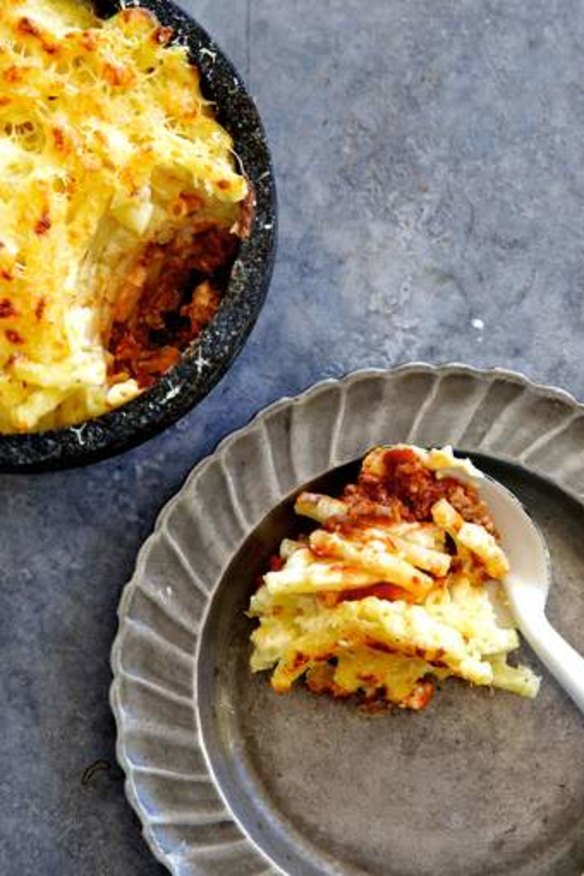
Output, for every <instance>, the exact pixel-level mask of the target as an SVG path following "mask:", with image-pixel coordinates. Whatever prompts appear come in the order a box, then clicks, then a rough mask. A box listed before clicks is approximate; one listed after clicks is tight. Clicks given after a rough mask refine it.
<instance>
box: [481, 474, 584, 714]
mask: <svg viewBox="0 0 584 876" xmlns="http://www.w3.org/2000/svg"><path fill="white" fill-rule="evenodd" d="M474 484H475V486H476V487H477V489H478V491H479V494H480V496H481V498H482V499H483V500H484V501H485V503H486V504H487V506H488V508H489V511H490V513H491V516H492V518H493V521H494V523H495V526H496V527H497V529H498V531H499V534H500V536H501V546H502V547H503V550H504V551H505V553H506V554H507V557H508V559H509V565H510V571H509V572H508V574H507V575H506V576H505V578H504V579H503V586H504V588H505V593H506V596H507V601H508V604H509V608H510V609H511V613H512V616H513V619H514V621H515V623H516V624H517V626H518V627H519V630H520V632H521V633H522V635H523V636H524V638H525V639H526V640H527V641H528V642H529V644H530V645H531V647H532V649H533V650H534V651H535V653H536V654H537V656H538V657H539V659H540V660H541V661H542V663H543V664H544V665H545V666H546V667H547V669H548V670H549V671H550V672H551V673H552V675H553V676H554V677H555V678H556V681H558V683H559V684H560V685H561V686H562V687H563V689H564V690H565V691H566V693H567V694H568V695H569V696H570V697H571V698H572V700H573V701H574V702H575V704H576V705H577V706H578V708H579V709H580V710H581V711H582V712H584V658H583V657H582V656H581V655H580V654H579V653H578V652H577V651H576V650H575V649H574V648H572V646H571V645H569V644H568V642H566V640H565V639H564V638H563V637H562V636H561V635H560V634H559V633H558V632H557V631H556V630H555V629H554V628H553V627H552V625H551V624H550V622H549V621H548V619H547V617H546V615H545V605H546V600H547V596H548V592H549V588H550V583H551V560H550V555H549V551H548V549H547V545H546V542H545V539H544V537H543V535H542V533H541V531H540V529H539V528H538V527H537V526H536V525H535V523H534V522H533V520H532V519H531V517H530V516H529V514H528V513H527V512H526V510H525V508H524V507H523V505H522V504H521V502H520V501H519V499H518V498H517V497H516V496H514V495H513V493H511V492H510V491H509V490H508V489H507V488H506V487H504V486H502V484H500V483H499V482H498V481H496V480H494V479H493V478H491V477H488V476H484V477H483V478H481V479H480V480H479V481H475V482H474Z"/></svg>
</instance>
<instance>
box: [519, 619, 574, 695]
mask: <svg viewBox="0 0 584 876" xmlns="http://www.w3.org/2000/svg"><path fill="white" fill-rule="evenodd" d="M524 620H526V619H524ZM521 632H522V633H523V635H524V636H525V638H526V639H527V641H528V642H529V644H530V645H531V647H532V648H533V650H534V651H535V653H536V654H537V656H538V657H539V659H540V660H541V661H542V663H544V664H545V666H546V667H547V668H548V669H549V671H550V672H551V674H552V675H553V676H554V677H555V678H556V680H557V681H558V682H559V684H560V685H561V686H562V687H563V688H564V690H565V691H566V693H567V694H568V695H569V696H570V697H571V698H572V699H573V700H574V702H575V703H576V705H577V706H578V708H579V709H580V711H581V712H584V657H582V655H581V654H579V653H578V652H577V651H576V650H575V648H572V646H571V645H569V644H568V642H566V640H565V639H564V638H563V637H562V636H560V634H559V633H558V632H557V631H556V630H555V629H554V628H553V627H552V625H551V624H550V622H549V621H548V619H547V617H546V616H545V615H544V614H543V612H542V613H538V614H537V616H531V617H530V618H529V623H522V624H521Z"/></svg>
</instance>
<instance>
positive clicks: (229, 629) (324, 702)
mask: <svg viewBox="0 0 584 876" xmlns="http://www.w3.org/2000/svg"><path fill="white" fill-rule="evenodd" d="M583 439H584V408H583V407H582V406H580V405H578V404H577V403H576V402H575V400H574V399H573V398H572V397H570V396H569V395H568V394H566V393H564V392H561V391H559V390H554V389H551V388H547V387H540V386H536V385H534V384H532V383H530V382H529V381H528V380H527V379H526V378H524V377H522V376H521V375H518V374H513V373H510V372H504V371H500V370H495V371H477V370H474V369H471V368H468V367H465V366H459V365H454V366H442V367H438V368H435V367H432V366H429V365H423V364H414V365H408V366H404V367H402V368H398V369H395V370H393V371H364V372H357V373H355V374H353V375H350V376H349V377H347V378H346V379H344V380H341V381H325V382H324V383H321V384H318V385H317V386H315V387H313V388H312V389H310V390H309V391H308V392H306V393H304V394H303V395H301V396H299V397H298V398H296V399H284V400H282V401H280V402H277V403H276V404H274V405H272V406H271V407H269V408H268V409H267V410H265V411H264V412H263V413H262V414H260V415H259V416H258V417H257V418H256V419H255V420H253V421H252V423H250V425H249V426H247V427H246V428H245V429H243V430H241V431H240V432H237V433H235V434H234V435H232V436H230V437H229V438H228V439H226V440H225V441H224V442H223V443H222V444H221V445H220V447H219V448H218V450H217V451H216V453H215V454H213V456H211V457H209V458H208V459H206V460H204V461H203V462H202V463H200V464H199V465H198V466H197V467H196V468H195V469H194V471H193V473H192V474H191V476H190V478H189V479H188V481H187V483H186V484H185V486H184V487H183V489H182V490H181V491H180V493H179V494H178V495H177V496H176V497H175V498H174V499H173V500H172V501H171V502H170V503H169V505H168V506H167V507H166V508H165V509H164V511H163V512H162V514H161V515H160V518H159V520H158V523H157V526H156V530H155V532H154V534H153V535H152V536H151V537H150V538H149V539H148V541H147V542H146V544H145V545H144V547H143V549H142V551H141V552H140V555H139V558H138V563H137V567H136V572H135V574H134V577H133V578H132V580H131V581H130V583H129V584H128V585H127V587H126V589H125V591H124V595H123V597H122V601H121V604H120V614H119V616H120V627H119V632H118V635H117V638H116V641H115V644H114V649H113V653H112V666H113V671H114V676H115V677H114V683H113V685H112V692H111V701H112V707H113V710H114V713H115V717H116V721H117V726H118V757H119V760H120V763H121V764H122V766H123V768H124V770H125V771H126V775H127V783H126V789H127V793H128V797H129V799H130V802H131V803H132V805H133V806H134V808H135V809H136V811H137V812H138V815H139V816H140V818H141V820H142V824H143V827H144V834H145V837H146V840H147V842H148V843H149V845H150V847H151V848H152V850H153V852H154V854H155V855H156V856H157V857H158V858H159V860H161V861H162V862H163V863H165V864H166V865H167V867H168V868H169V870H170V871H171V872H172V873H174V874H180V876H195V874H196V876H215V874H217V876H248V874H249V876H251V874H276V873H279V872H284V873H288V874H290V876H316V874H319V876H321V874H365V873H366V874H371V876H377V874H379V876H381V874H383V876H394V874H395V876H429V874H432V876H457V874H458V876H474V874H476V876H479V874H481V876H482V874H487V876H495V874H497V876H499V874H500V876H503V874H504V876H510V874H513V876H515V874H517V876H544V874H545V876H581V874H582V872H583V871H584V719H583V718H582V717H581V716H580V714H579V713H578V712H577V711H576V709H575V708H574V707H573V706H572V704H571V703H570V701H569V700H568V699H567V698H566V697H565V696H564V694H563V693H562V692H561V690H560V689H559V688H558V687H557V685H556V684H555V682H554V681H553V680H552V679H551V678H550V677H549V676H548V675H547V674H546V673H545V672H544V671H543V669H542V668H541V667H539V666H538V665H537V662H536V659H535V657H533V656H532V655H531V654H530V653H529V651H528V649H527V647H525V648H524V649H523V653H522V654H521V655H520V656H521V659H523V660H526V661H527V662H529V663H531V665H533V666H534V667H536V669H537V671H539V672H541V673H542V675H543V684H542V690H541V692H540V695H539V696H538V698H537V699H536V700H535V701H534V702H532V701H526V700H522V699H520V698H518V697H514V696H512V695H509V694H506V693H503V692H498V693H497V694H495V695H493V694H492V693H491V692H490V691H488V690H487V689H483V688H470V687H468V686H465V685H463V684H458V683H456V682H454V681H452V682H447V683H445V684H444V685H443V686H442V689H441V690H440V691H439V692H438V693H437V695H436V697H435V698H434V700H433V702H432V703H431V705H430V707H429V708H428V710H426V711H425V712H423V713H420V714H411V713H406V712H398V713H388V714H387V713H386V714H383V715H382V716H376V717H371V716H366V715H363V714H362V713H360V712H359V711H358V710H356V709H355V706H354V704H353V703H350V702H347V703H338V702H332V701H329V700H328V699H326V698H320V697H315V696H312V695H310V694H309V693H307V692H306V691H304V690H302V689H300V688H299V689H298V690H297V691H295V692H294V693H292V694H290V695H288V696H285V697H279V696H277V695H276V694H275V693H273V691H272V690H271V688H270V687H269V684H268V679H267V676H266V675H260V676H255V677H252V676H250V675H249V673H248V670H247V660H248V657H249V644H248V639H249V633H250V629H251V626H250V622H249V621H247V620H246V618H245V617H244V615H243V609H244V607H245V605H246V601H247V598H248V596H249V591H250V589H251V587H252V586H253V579H254V576H255V575H256V574H257V572H258V571H260V570H261V569H262V566H263V564H264V561H265V558H266V557H267V556H268V555H269V553H271V552H272V551H273V548H274V547H275V545H276V544H277V542H278V540H279V539H280V538H281V536H282V534H283V533H284V531H285V530H286V527H287V525H288V524H290V525H293V523H292V519H291V515H290V499H291V496H293V494H294V493H295V492H296V491H297V490H298V489H299V488H300V487H301V486H303V485H305V484H307V483H310V482H313V481H315V479H318V478H321V477H322V475H323V473H325V472H329V473H330V472H331V470H333V469H338V467H339V466H343V465H347V464H348V463H350V462H352V461H353V460H355V459H357V458H358V457H359V456H361V455H362V454H363V453H364V452H365V450H366V449H367V448H368V447H370V446H371V445H373V444H375V443H379V442H394V441H410V442H415V443H418V444H422V445H424V444H425V445H438V444H444V443H452V444H453V445H455V446H456V447H459V448H461V449H463V450H465V451H467V452H469V453H471V454H473V455H475V457H476V460H477V462H478V463H479V464H480V465H481V466H482V467H483V468H484V469H485V470H486V471H488V472H489V473H491V474H493V475H494V476H495V477H498V478H499V479H500V480H501V481H502V482H503V483H505V484H506V485H507V486H509V487H510V488H511V489H513V490H514V491H515V492H516V493H517V494H518V495H519V497H520V498H521V500H522V501H523V502H524V504H525V506H526V507H527V509H528V510H529V511H530V513H531V514H532V515H533V516H534V518H535V519H536V521H537V523H539V525H540V526H541V528H542V530H543V531H544V534H545V536H546V538H547V540H548V543H549V546H550V550H551V555H552V562H553V569H554V586H553V588H552V591H551V594H550V600H549V614H550V618H551V620H552V621H553V622H554V623H555V624H556V625H557V627H558V628H559V629H560V631H561V632H562V633H563V634H564V635H566V636H567V637H568V638H569V639H570V641H571V642H572V643H573V644H574V645H575V646H576V647H577V648H579V649H580V650H581V651H584V624H583V623H582V620H583V619H584V585H583V584H582V582H583V581H584V560H583V559H582V543H583V539H584V506H583V505H582V504H581V500H582V498H583V496H584V455H583V452H582V447H583V446H584V444H583ZM342 474H343V471H342V470H341V472H339V471H336V472H335V471H333V472H332V474H329V475H328V476H327V477H328V478H329V479H330V481H332V484H333V485H334V482H335V479H336V480H337V481H338V478H339V476H340V475H342Z"/></svg>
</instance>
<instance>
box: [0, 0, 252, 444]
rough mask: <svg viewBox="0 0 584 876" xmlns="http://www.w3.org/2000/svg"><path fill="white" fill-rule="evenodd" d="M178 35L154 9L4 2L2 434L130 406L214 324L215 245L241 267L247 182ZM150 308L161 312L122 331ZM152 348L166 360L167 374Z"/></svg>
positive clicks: (0, 34) (50, 0)
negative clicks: (175, 40) (169, 317)
mask: <svg viewBox="0 0 584 876" xmlns="http://www.w3.org/2000/svg"><path fill="white" fill-rule="evenodd" d="M171 37H172V32H171V31H170V30H169V29H168V28H164V27H161V26H160V24H159V23H158V21H157V20H156V18H155V17H154V16H153V15H152V13H150V12H149V11H147V10H145V9H140V8H130V9H125V10H123V11H121V12H119V13H118V14H117V15H115V16H114V17H112V18H110V19H108V20H106V21H101V20H99V19H97V18H96V17H95V16H94V14H93V13H92V11H91V8H90V6H89V5H88V4H85V3H84V2H80V0H4V2H3V3H2V7H1V9H0V431H3V432H13V431H30V430H36V429H42V428H47V427H54V426H61V425H65V424H69V423H72V422H79V421H81V420H84V419H87V418H89V417H93V416H96V415H98V414H100V413H103V412H104V411H106V410H108V409H110V408H111V407H114V406H116V405H117V404H120V403H122V402H124V401H126V400H127V399H128V398H131V397H132V396H134V395H136V394H137V393H138V392H139V391H140V389H141V388H142V387H143V386H145V385H148V383H149V382H151V378H155V377H156V376H157V375H158V374H159V373H161V372H162V371H163V370H164V368H165V367H167V366H168V365H170V364H172V361H171V360H173V356H174V360H175V359H176V352H177V349H176V348H177V347H178V348H180V346H181V344H182V346H184V343H186V342H188V340H190V339H192V337H193V336H194V334H196V332H197V331H199V330H200V328H201V326H202V324H205V321H206V320H207V321H208V318H210V317H211V316H212V315H213V313H214V311H215V310H216V307H217V305H218V301H217V300H216V297H214V296H213V295H212V294H210V293H209V289H208V288H207V287H204V288H203V290H202V291H201V292H200V293H199V295H198V296H194V292H195V289H196V287H198V286H203V285H204V284H205V283H210V284H211V285H212V286H213V287H214V286H215V285H216V284H215V274H216V270H217V266H216V265H215V266H214V267H213V268H212V269H207V268H208V263H207V262H205V260H204V259H203V260H201V258H199V259H198V261H196V260H194V259H191V262H192V263H189V258H190V255H191V254H192V252H193V250H197V252H199V255H200V250H201V244H202V236H203V237H205V236H206V244H207V245H208V246H210V247H211V249H212V252H215V253H216V252H217V251H219V252H221V253H222V254H223V255H224V259H223V261H222V262H221V264H220V266H219V267H222V268H224V267H225V266H228V265H229V260H230V259H232V258H233V254H234V252H235V250H236V243H237V239H238V237H239V236H241V234H243V233H245V227H244V226H245V222H244V221H243V218H244V213H245V210H244V205H245V204H246V203H247V204H248V206H249V197H248V196H249V186H248V184H247V182H246V179H245V177H244V176H243V175H242V174H241V173H239V172H238V170H237V169H236V164H235V161H234V156H233V151H232V141H231V138H230V137H229V135H228V134H227V132H226V131H225V130H224V129H223V128H222V127H221V126H220V125H219V124H218V122H217V121H216V119H215V116H214V108H213V107H212V106H211V105H210V104H209V102H208V101H207V100H206V99H205V98H204V97H203V95H202V93H201V89H200V86H199V73H198V70H197V69H196V67H194V66H193V65H192V64H191V63H189V60H188V57H187V53H186V49H185V48H184V47H181V46H178V45H171V44H169V42H170V40H171ZM246 199H248V200H247V201H246ZM210 234H211V235H212V234H214V235H215V237H214V238H210V237H209V235H210ZM177 240H179V244H177V243H176V241H177ZM169 246H170V247H171V248H172V258H173V259H174V262H173V269H174V270H175V274H176V282H177V285H180V286H181V289H182V288H183V287H184V286H185V284H187V285H188V283H190V285H191V287H192V288H190V290H189V295H187V296H186V297H185V296H184V295H183V297H182V298H180V300H174V299H173V298H172V296H171V295H170V293H169V292H168V289H167V299H166V301H163V302H160V301H157V300H156V296H155V295H154V292H153V289H154V288H155V287H156V283H157V276H160V272H162V274H164V273H165V272H164V267H165V265H164V256H165V253H166V248H167V247H169ZM213 248H214V249H213ZM161 253H162V256H161ZM150 256H151V258H150ZM179 256H180V257H181V258H182V260H183V264H184V271H183V273H182V274H181V273H180V272H178V274H177V270H176V263H177V257H179ZM153 262H156V270H157V271H158V274H156V271H155V270H154V268H152V267H151V263H153ZM185 272H186V273H185ZM188 272H190V273H188ZM212 291H215V292H217V293H219V292H220V289H219V288H216V289H215V288H214V289H213V290H212ZM143 295H145V296H146V298H147V299H148V307H147V308H145V307H142V311H145V310H147V311H148V312H147V313H146V315H144V313H142V316H141V317H140V319H134V323H132V325H131V327H130V328H129V329H128V330H127V331H125V332H124V327H125V326H127V325H128V324H129V321H130V319H131V317H132V316H133V315H135V313H136V309H137V308H138V309H139V303H140V301H141V300H142V297H143ZM194 297H197V298H198V304H191V302H192V300H193V298H194ZM175 298H176V296H175ZM171 299H172V300H171ZM169 301H171V303H170V304H168V302H169ZM201 302H202V303H201ZM167 304H168V306H169V308H170V309H172V307H175V308H176V316H177V324H178V325H179V328H180V329H181V331H182V335H181V338H182V340H181V341H180V342H179V341H178V340H176V338H175V337H174V336H173V337H170V338H169V331H170V329H169V327H168V326H167V325H166V324H165V323H164V318H165V313H166V310H165V309H164V308H165V306H166V305H167ZM210 304H212V305H214V306H213V307H211V306H210ZM203 305H204V306H203ZM183 308H186V309H185V310H182V309H183ZM152 313H154V314H155V315H154V316H153V317H152V319H150V317H149V314H150V315H151V314H152ZM149 320H150V321H149ZM150 323H153V324H154V323H157V325H156V326H153V325H151V324H150ZM114 327H115V331H114ZM189 327H190V328H189ZM153 331H154V334H152V332H153ZM156 331H158V335H156ZM165 331H166V335H165V334H164V332H165ZM171 334H172V333H171ZM153 338H154V340H153ZM122 340H123V341H124V344H122V348H123V349H122V353H121V354H120V355H118V347H119V346H120V344H121V343H122ZM132 344H134V347H136V345H137V348H136V349H134V348H132ZM152 344H154V348H156V344H158V346H159V347H161V348H165V349H164V350H163V352H162V353H159V352H158V353H157V352H156V349H154V352H155V353H156V355H158V362H157V364H156V363H155V364H152V359H153V348H152ZM148 345H150V347H149V346H148ZM166 348H168V349H166ZM173 349H174V352H172V350H173ZM132 350H133V352H132ZM169 350H170V352H169ZM142 352H144V353H145V354H146V355H145V359H144V362H142V363H140V355H141V353H142ZM156 355H154V359H155V358H156ZM148 356H150V370H148V364H147V361H146V360H147V359H148ZM165 357H166V358H165ZM169 357H170V358H169ZM161 362H162V364H161Z"/></svg>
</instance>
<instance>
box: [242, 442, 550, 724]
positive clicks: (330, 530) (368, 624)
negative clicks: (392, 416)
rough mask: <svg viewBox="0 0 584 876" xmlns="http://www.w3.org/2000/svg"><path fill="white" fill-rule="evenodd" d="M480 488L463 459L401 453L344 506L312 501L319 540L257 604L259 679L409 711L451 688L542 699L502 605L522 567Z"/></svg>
mask: <svg viewBox="0 0 584 876" xmlns="http://www.w3.org/2000/svg"><path fill="white" fill-rule="evenodd" d="M479 477H481V474H480V472H478V470H477V469H476V468H474V466H472V464H471V463H470V462H469V461H464V460H460V459H457V458H456V457H454V455H453V454H452V451H451V450H450V448H445V449H442V450H429V451H427V450H423V449H421V448H417V447H413V446H407V445H396V446H393V447H379V448H376V449H374V450H372V451H371V452H370V453H369V454H368V455H367V456H366V457H365V459H364V461H363V463H362V467H361V471H360V474H359V477H358V479H357V482H356V483H354V484H349V485H347V486H346V487H345V489H344V491H343V493H342V495H341V496H340V497H338V498H334V497H331V496H327V495H318V494H314V493H307V492H304V493H302V494H301V495H299V496H298V498H297V500H296V504H295V511H296V513H297V514H298V515H302V516H304V517H307V518H310V519H311V520H313V521H315V522H316V523H317V524H318V526H317V528H315V529H313V530H312V532H310V533H308V534H306V535H303V536H302V537H300V538H298V539H294V540H291V539H284V541H283V542H282V544H281V546H280V554H279V556H278V557H275V558H274V559H273V562H272V569H271V571H268V572H267V573H266V574H265V575H264V576H263V579H262V582H261V586H260V587H259V589H258V590H257V592H256V593H255V594H254V595H253V596H252V598H251V604H250V607H249V614H250V616H251V617H253V618H256V619H257V620H258V621H259V625H258V626H257V627H256V629H255V630H254V632H253V633H252V636H251V639H252V643H253V653H252V656H251V668H252V670H253V671H254V672H257V671H261V670H268V669H269V670H273V671H272V675H271V684H272V686H273V688H274V689H275V690H276V691H278V692H281V693H283V692H286V691H289V690H290V688H291V687H292V685H293V684H294V682H295V681H297V680H298V679H300V678H304V679H305V682H306V685H307V686H308V688H310V690H312V691H314V692H316V693H327V694H331V695H332V696H335V697H348V696H351V695H353V694H358V695H359V696H360V697H361V698H362V699H364V700H365V701H366V702H368V703H371V702H385V703H391V704H394V705H396V706H400V707H402V708H409V709H422V708H424V707H425V706H426V705H427V704H428V702H429V701H430V699H431V697H432V694H433V691H434V687H435V682H436V680H442V679H446V678H448V677H457V678H460V679H463V680H465V681H467V682H471V683H472V684H475V685H486V686H492V687H496V688H502V689H504V690H507V691H511V692H513V693H516V694H520V695H522V696H526V697H534V696H535V695H536V693H537V690H538V686H539V679H538V678H537V677H536V676H535V675H534V674H533V672H532V671H531V670H530V669H529V668H527V667H525V666H512V665H510V664H509V663H508V660H507V658H508V655H509V653H510V652H511V651H513V650H514V649H516V648H517V647H518V645H519V640H518V635H517V632H516V630H515V629H514V628H512V627H510V626H506V625H503V624H502V623H501V622H500V621H499V620H498V617H497V613H496V610H495V607H494V603H493V601H492V599H491V594H490V592H489V588H492V587H493V586H495V587H496V586H497V583H496V582H500V580H501V579H502V578H503V577H504V576H505V574H506V573H507V571H508V568H509V566H508V561H507V558H506V555H505V553H504V551H503V549H502V548H501V546H500V543H499V537H498V534H497V531H496V529H495V526H494V523H493V520H492V519H491V517H490V515H489V511H488V508H487V507H486V506H485V504H484V503H483V502H482V501H481V499H480V496H479V493H478V491H477V489H476V487H475V485H474V484H475V483H476V479H477V478H479ZM473 482H474V483H473Z"/></svg>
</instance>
